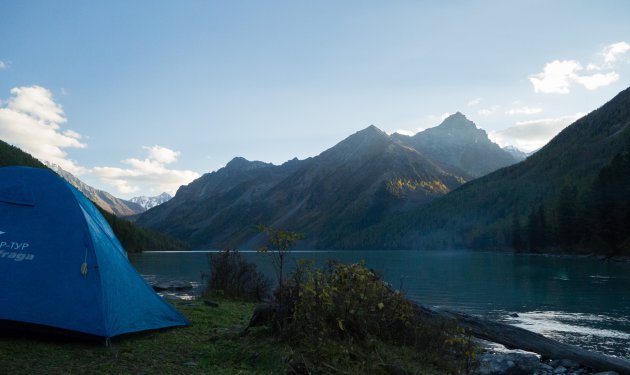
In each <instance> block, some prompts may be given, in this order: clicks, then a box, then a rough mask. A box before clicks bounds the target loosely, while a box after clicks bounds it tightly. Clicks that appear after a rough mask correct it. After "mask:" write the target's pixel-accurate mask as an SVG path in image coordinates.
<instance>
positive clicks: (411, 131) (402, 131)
mask: <svg viewBox="0 0 630 375" xmlns="http://www.w3.org/2000/svg"><path fill="white" fill-rule="evenodd" d="M394 133H398V134H402V135H407V136H409V137H413V136H414V135H416V133H417V132H414V131H413V130H405V129H398V130H396V131H395V132H393V133H391V134H389V135H392V134H394Z"/></svg>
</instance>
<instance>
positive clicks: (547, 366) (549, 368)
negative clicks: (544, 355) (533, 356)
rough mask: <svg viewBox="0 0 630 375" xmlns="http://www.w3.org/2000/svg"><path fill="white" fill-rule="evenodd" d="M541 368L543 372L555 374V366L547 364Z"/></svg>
mask: <svg viewBox="0 0 630 375" xmlns="http://www.w3.org/2000/svg"><path fill="white" fill-rule="evenodd" d="M539 368H540V369H541V370H544V371H551V372H553V366H549V365H548V364H546V363H543V364H541V365H540V367H539Z"/></svg>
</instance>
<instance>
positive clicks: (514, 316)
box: [510, 313, 518, 318]
mask: <svg viewBox="0 0 630 375" xmlns="http://www.w3.org/2000/svg"><path fill="white" fill-rule="evenodd" d="M510 316H511V317H512V318H518V314H517V313H511V314H510Z"/></svg>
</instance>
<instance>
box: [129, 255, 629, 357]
mask: <svg viewBox="0 0 630 375" xmlns="http://www.w3.org/2000/svg"><path fill="white" fill-rule="evenodd" d="M243 255H244V256H245V257H246V258H247V259H248V260H250V261H252V262H255V263H256V264H257V265H258V267H259V270H261V271H263V272H264V273H265V274H267V275H269V276H270V277H271V276H272V275H273V268H272V266H271V259H270V258H269V257H268V256H266V255H264V254H258V253H255V252H249V253H243ZM291 257H292V259H293V260H294V259H297V258H306V259H312V260H314V261H315V262H316V263H318V264H324V262H325V261H326V260H327V259H336V260H339V261H342V262H357V261H365V264H366V266H367V267H370V268H373V269H374V270H376V271H378V272H379V273H381V274H382V275H383V277H384V278H385V280H386V281H388V282H389V283H390V284H391V285H392V286H393V287H394V288H395V289H401V290H402V291H403V292H404V293H405V294H406V295H407V296H408V297H409V298H411V299H412V300H414V301H417V302H419V303H422V304H425V305H429V306H434V307H447V308H450V309H454V310H460V311H464V312H468V313H472V314H477V315H482V316H487V317H490V318H493V319H498V320H500V321H504V322H508V323H510V324H514V325H517V326H520V327H523V328H527V329H529V330H532V331H535V332H539V333H542V334H544V335H547V336H549V337H553V338H555V339H558V340H560V341H563V342H566V343H569V344H575V345H579V346H582V347H584V348H587V349H591V350H597V351H600V352H603V353H607V354H611V355H616V356H619V357H624V358H628V359H630V264H628V263H614V262H605V261H595V260H592V259H578V258H553V257H543V256H536V255H515V254H510V253H496V252H467V251H431V252H428V251H387V252H379V251H369V252H356V251H334V252H293V253H292V254H291ZM130 259H131V261H132V263H134V265H135V266H136V268H137V269H138V270H139V272H140V273H141V274H143V276H145V278H146V279H148V280H149V281H153V280H172V279H184V280H189V281H192V282H194V283H195V285H196V286H197V288H196V290H197V291H199V290H200V289H201V288H202V285H203V282H202V278H203V274H204V273H207V272H208V252H168V253H165V252H146V253H143V254H130ZM289 264H294V262H293V261H290V262H289ZM512 313H517V314H518V315H519V316H518V317H510V316H509V315H510V314H512Z"/></svg>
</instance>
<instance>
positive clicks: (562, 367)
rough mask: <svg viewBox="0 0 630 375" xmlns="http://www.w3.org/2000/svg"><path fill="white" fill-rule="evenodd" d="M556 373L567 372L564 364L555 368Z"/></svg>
mask: <svg viewBox="0 0 630 375" xmlns="http://www.w3.org/2000/svg"><path fill="white" fill-rule="evenodd" d="M553 373H554V374H566V373H567V369H566V367H564V366H558V367H556V369H555V370H553Z"/></svg>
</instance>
